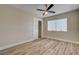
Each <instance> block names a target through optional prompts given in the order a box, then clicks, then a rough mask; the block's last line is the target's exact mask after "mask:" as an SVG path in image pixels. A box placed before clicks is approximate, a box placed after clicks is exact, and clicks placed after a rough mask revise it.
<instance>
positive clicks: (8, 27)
mask: <svg viewBox="0 0 79 59" xmlns="http://www.w3.org/2000/svg"><path fill="white" fill-rule="evenodd" d="M33 22H34V16H32V15H31V14H29V13H26V12H24V11H22V10H20V9H17V8H15V7H12V6H10V5H0V49H4V48H8V47H10V46H14V45H17V44H19V43H21V42H22V43H23V42H27V41H32V40H34V39H35V38H34V37H33V36H34V34H33V33H35V32H33V24H34V23H33Z"/></svg>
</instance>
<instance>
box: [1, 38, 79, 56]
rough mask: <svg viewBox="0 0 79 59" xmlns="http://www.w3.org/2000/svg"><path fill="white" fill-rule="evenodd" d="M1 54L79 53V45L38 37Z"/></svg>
mask: <svg viewBox="0 0 79 59" xmlns="http://www.w3.org/2000/svg"><path fill="white" fill-rule="evenodd" d="M0 54H1V55H78V54H79V45H78V44H73V43H68V42H63V41H58V40H53V39H37V40H34V41H31V42H28V43H24V44H21V45H18V46H15V47H12V48H8V49H5V50H2V51H0Z"/></svg>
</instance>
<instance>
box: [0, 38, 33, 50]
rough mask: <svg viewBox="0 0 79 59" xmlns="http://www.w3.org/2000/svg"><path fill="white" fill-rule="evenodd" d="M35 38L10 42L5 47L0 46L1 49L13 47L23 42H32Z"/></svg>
mask: <svg viewBox="0 0 79 59" xmlns="http://www.w3.org/2000/svg"><path fill="white" fill-rule="evenodd" d="M33 40H35V39H30V40H26V41H22V42H18V43H14V44H10V45H7V46H3V47H0V50H3V49H7V48H11V47H14V46H16V45H19V44H23V43H26V42H30V41H33Z"/></svg>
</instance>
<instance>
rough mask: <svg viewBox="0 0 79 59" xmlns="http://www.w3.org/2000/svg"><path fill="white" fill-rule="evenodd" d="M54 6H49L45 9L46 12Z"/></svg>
mask: <svg viewBox="0 0 79 59" xmlns="http://www.w3.org/2000/svg"><path fill="white" fill-rule="evenodd" d="M53 6H54V5H53V4H51V5H50V6H49V7H48V8H47V10H46V11H48V10H49V9H50V8H52V7H53Z"/></svg>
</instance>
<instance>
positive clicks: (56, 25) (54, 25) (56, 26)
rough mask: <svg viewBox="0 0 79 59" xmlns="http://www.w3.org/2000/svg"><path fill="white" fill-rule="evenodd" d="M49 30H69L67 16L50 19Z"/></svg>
mask: <svg viewBox="0 0 79 59" xmlns="http://www.w3.org/2000/svg"><path fill="white" fill-rule="evenodd" d="M48 31H67V18H63V19H57V20H50V21H48Z"/></svg>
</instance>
